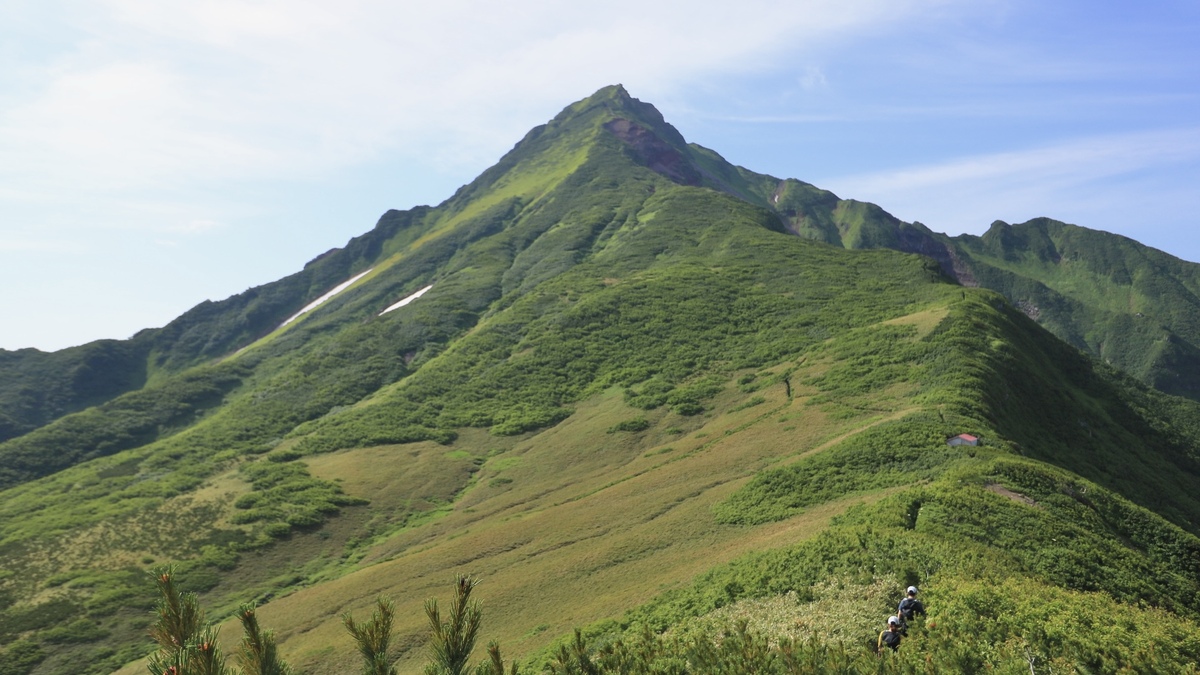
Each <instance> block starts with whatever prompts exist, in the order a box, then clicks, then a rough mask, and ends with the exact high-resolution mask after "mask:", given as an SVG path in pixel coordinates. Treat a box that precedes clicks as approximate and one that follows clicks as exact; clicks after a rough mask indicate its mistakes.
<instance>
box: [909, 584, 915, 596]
mask: <svg viewBox="0 0 1200 675" xmlns="http://www.w3.org/2000/svg"><path fill="white" fill-rule="evenodd" d="M908 594H909V595H916V594H917V587H916V586H909V587H908Z"/></svg>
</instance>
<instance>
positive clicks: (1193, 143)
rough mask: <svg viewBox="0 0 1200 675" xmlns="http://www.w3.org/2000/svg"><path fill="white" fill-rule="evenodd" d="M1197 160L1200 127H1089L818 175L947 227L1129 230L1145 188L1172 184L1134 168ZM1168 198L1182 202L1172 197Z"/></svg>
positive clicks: (1142, 208) (1142, 211)
mask: <svg viewBox="0 0 1200 675" xmlns="http://www.w3.org/2000/svg"><path fill="white" fill-rule="evenodd" d="M1197 162H1200V128H1188V129H1172V130H1156V131H1147V132H1141V133H1129V134H1118V135H1105V136H1097V137H1088V138H1082V139H1076V140H1073V141H1069V142H1065V143H1059V144H1055V145H1050V146H1046V147H1041V148H1032V149H1027V150H1021V151H1015V152H1002V153H994V154H987V155H980V156H973V157H962V158H957V159H953V160H949V161H946V162H942V163H938V164H930V165H923V166H915V167H905V168H900V169H894V170H890V171H883V172H876V173H871V174H863V175H855V176H842V177H831V178H824V179H821V181H820V184H821V185H822V187H826V188H829V189H831V190H833V191H835V192H837V193H838V194H840V195H842V196H848V197H853V198H855V199H861V200H864V201H872V202H875V203H877V204H880V205H881V206H883V207H884V208H885V209H887V210H889V211H891V212H892V213H895V214H896V215H897V216H899V217H901V218H903V219H905V220H920V221H922V222H924V223H926V224H927V225H930V226H931V227H932V228H933V229H935V230H946V231H949V232H951V233H952V234H956V233H959V232H978V231H981V230H982V229H983V228H985V227H986V226H987V225H988V224H989V223H990V222H991V221H992V220H995V219H1003V220H1008V221H1011V222H1019V221H1022V220H1026V219H1028V218H1033V217H1037V216H1049V217H1054V218H1058V219H1065V220H1071V219H1075V220H1076V221H1077V222H1079V224H1082V225H1086V226H1088V227H1095V228H1101V229H1111V230H1114V231H1122V230H1123V231H1125V232H1126V233H1131V236H1135V237H1136V236H1137V234H1136V231H1135V230H1134V228H1135V227H1137V226H1139V224H1140V223H1141V222H1144V221H1145V220H1146V219H1148V218H1153V216H1152V215H1151V212H1149V211H1147V208H1146V207H1147V204H1146V203H1145V195H1146V194H1156V193H1163V194H1166V193H1170V192H1173V191H1175V188H1174V187H1173V186H1170V185H1154V186H1150V185H1147V184H1146V183H1145V181H1143V180H1139V179H1138V178H1137V176H1138V174H1139V173H1141V172H1145V171H1147V170H1161V169H1164V168H1167V167H1170V166H1172V165H1177V164H1185V163H1197ZM1166 173H1167V175H1169V172H1166ZM1187 175H1190V174H1187ZM1118 179H1119V180H1118ZM1160 182H1161V181H1160ZM1173 208H1175V209H1176V210H1178V209H1180V208H1186V207H1184V206H1183V205H1182V204H1178V203H1177V204H1176V205H1175V206H1174V207H1173Z"/></svg>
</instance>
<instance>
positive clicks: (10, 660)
mask: <svg viewBox="0 0 1200 675" xmlns="http://www.w3.org/2000/svg"><path fill="white" fill-rule="evenodd" d="M45 658H46V653H45V652H43V651H42V648H41V647H40V646H38V644H37V643H36V642H31V641H29V640H17V641H15V642H10V643H8V644H7V645H6V646H5V647H4V648H3V649H0V675H29V673H31V672H33V669H34V668H35V667H37V665H38V664H39V663H41V662H42V660H43V659H45Z"/></svg>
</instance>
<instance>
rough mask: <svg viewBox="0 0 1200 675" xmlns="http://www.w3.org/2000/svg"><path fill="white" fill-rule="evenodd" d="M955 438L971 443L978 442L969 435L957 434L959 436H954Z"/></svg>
mask: <svg viewBox="0 0 1200 675" xmlns="http://www.w3.org/2000/svg"><path fill="white" fill-rule="evenodd" d="M955 438H961V439H963V440H964V441H971V442H972V443H974V442H975V441H977V440H979V439H978V438H976V437H975V436H972V435H971V434H959V435H957V436H955Z"/></svg>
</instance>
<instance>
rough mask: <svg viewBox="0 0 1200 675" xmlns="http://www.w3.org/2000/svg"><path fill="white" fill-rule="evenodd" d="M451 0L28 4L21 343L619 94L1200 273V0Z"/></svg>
mask: <svg viewBox="0 0 1200 675" xmlns="http://www.w3.org/2000/svg"><path fill="white" fill-rule="evenodd" d="M427 4H429V5H431V6H428V7H418V6H415V5H414V4H413V3H407V2H406V3H395V2H384V1H382V0H356V1H349V0H347V1H344V2H339V3H336V7H335V3H328V2H317V1H315V0H288V1H286V2H285V1H283V0H212V1H199V0H198V1H196V2H188V3H164V2H161V0H89V1H87V2H74V1H71V0H58V1H54V0H40V1H37V2H33V1H26V0H0V16H2V17H3V20H0V317H2V319H0V348H7V349H16V348H22V347H37V348H40V349H45V350H51V349H59V348H62V347H66V346H70V345H74V344H80V343H83V342H87V341H90V340H94V339H99V338H125V337H129V336H130V335H132V334H133V333H135V332H136V331H137V330H139V329H141V328H146V327H154V326H161V325H163V324H165V323H166V322H168V321H170V320H171V319H172V318H174V317H175V316H177V315H179V314H180V313H182V312H184V311H186V310H187V309H188V308H190V307H192V306H194V305H195V304H197V303H199V302H201V301H203V300H205V299H212V300H219V299H221V298H224V297H227V296H229V295H231V294H234V293H238V292H241V291H243V290H245V289H247V288H249V287H252V286H255V285H258V284H262V283H266V282H269V281H272V280H274V279H277V278H279V277H281V276H284V275H286V274H289V273H291V272H294V271H296V270H298V269H300V268H301V267H302V266H303V264H304V263H305V262H306V261H308V260H310V259H311V258H313V257H315V256H317V255H318V254H320V253H322V252H324V251H326V250H328V249H330V248H333V247H335V246H341V245H343V244H344V243H345V242H346V240H348V239H349V238H350V237H352V236H355V235H358V234H361V233H363V232H365V231H366V230H368V229H370V228H371V227H372V226H373V225H374V223H375V220H376V219H377V218H378V216H379V215H380V214H381V213H383V212H384V211H385V210H387V209H389V208H401V209H403V208H408V207H411V206H414V205H417V204H436V203H438V202H440V201H442V200H443V199H445V198H446V197H448V196H449V195H450V194H452V193H453V191H454V190H455V189H456V188H457V187H458V186H460V185H462V184H463V183H466V182H468V181H469V180H471V179H472V178H473V177H474V176H476V175H477V174H479V173H480V172H481V171H482V170H483V169H485V168H486V167H487V166H489V165H491V164H492V163H493V162H495V161H496V159H498V158H499V157H500V155H502V154H503V153H504V152H505V151H506V150H507V149H509V148H510V147H512V145H513V144H514V143H515V142H516V141H517V140H518V139H519V138H520V137H521V136H522V135H523V134H524V133H525V132H526V131H527V130H528V129H529V128H530V127H532V126H534V125H537V124H540V123H542V122H544V121H546V120H547V119H549V118H550V117H552V116H553V115H554V114H555V113H557V112H558V111H559V110H560V109H561V108H563V107H564V106H565V105H567V104H568V103H570V102H572V101H574V100H577V99H579V98H582V97H584V96H587V95H589V94H590V93H592V92H593V91H595V90H596V89H598V88H600V87H602V86H604V85H607V84H613V83H618V82H620V83H623V84H624V85H625V86H626V88H627V89H628V90H629V91H630V93H632V94H633V95H634V96H636V97H638V98H640V99H642V100H645V101H649V102H651V103H654V104H655V105H656V106H657V107H658V108H659V109H660V110H661V111H662V112H663V114H664V115H665V116H666V118H667V120H668V121H670V122H672V123H673V124H674V125H675V126H676V127H678V128H679V129H680V131H681V132H682V133H683V134H684V136H685V137H686V138H688V139H689V140H691V141H693V142H696V143H700V144H702V145H705V146H708V147H710V148H713V149H715V150H717V151H718V152H720V153H721V154H723V155H724V156H725V157H726V158H728V159H729V160H731V161H733V162H735V163H738V164H741V165H743V166H746V167H749V168H751V169H754V170H756V171H760V172H764V173H770V174H773V175H776V176H779V177H795V178H800V179H802V180H806V181H808V182H811V183H814V184H816V185H818V186H821V187H824V188H827V189H831V190H833V191H834V192H836V193H838V194H839V195H840V196H842V197H852V198H856V199H861V200H867V201H873V202H876V203H878V204H879V205H881V206H882V207H884V208H885V209H887V210H889V211H891V212H892V213H894V214H896V215H897V216H899V217H901V218H903V219H905V220H919V221H921V222H923V223H925V224H926V225H928V226H929V227H931V228H933V229H934V230H937V231H943V232H949V233H951V234H958V233H962V232H974V233H980V232H982V231H983V230H985V229H986V228H987V226H988V225H989V224H990V223H991V222H992V221H993V220H996V219H1001V220H1006V221H1008V222H1021V221H1024V220H1026V219H1029V218H1033V217H1037V216H1050V217H1054V218H1058V219H1060V220H1065V221H1067V222H1073V223H1076V224H1079V225H1083V226H1086V227H1092V228H1096V229H1102V230H1108V231H1112V232H1118V233H1121V234H1124V235H1127V236H1130V237H1133V238H1135V239H1138V240H1140V241H1142V242H1144V243H1146V244H1148V245H1151V246H1154V247H1156V248H1160V249H1163V250H1166V251H1168V252H1170V253H1172V254H1174V255H1177V256H1179V257H1182V258H1184V259H1187V260H1193V261H1200V237H1196V236H1194V235H1193V231H1194V230H1193V226H1194V224H1195V222H1196V217H1195V214H1196V213H1200V189H1198V186H1200V115H1198V114H1197V111H1200V47H1198V46H1197V44H1198V41H1197V40H1196V36H1197V35H1200V4H1198V3H1196V2H1195V1H1194V0H1190V1H1187V2H1174V1H1171V0H1164V1H1162V2H1156V3H1152V4H1146V5H1141V6H1136V7H1135V6H1134V5H1132V4H1126V3H1115V2H1102V3H1095V2H1090V3H1085V2H1073V1H1066V2H1055V3H1046V2H1035V1H1032V0H1028V1H1027V0H1013V1H1004V0H969V1H961V2H960V1H956V0H816V1H805V2H798V1H796V0H792V1H788V2H784V1H772V2H768V1H756V0H744V1H743V2H740V3H736V5H735V4H734V3H716V2H699V1H695V0H691V1H688V2H683V1H663V0H638V1H637V2H633V1H626V0H612V1H610V2H606V3H604V4H603V5H599V4H595V5H594V6H583V3H577V2H566V1H563V2H532V1H527V0H513V1H511V2H507V3H485V2H474V1H473V2H466V1H458V2H456V1H453V0H449V1H442V2H438V3H427ZM435 4H436V6H432V5H435Z"/></svg>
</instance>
